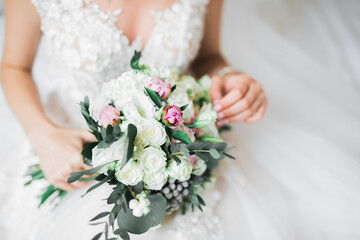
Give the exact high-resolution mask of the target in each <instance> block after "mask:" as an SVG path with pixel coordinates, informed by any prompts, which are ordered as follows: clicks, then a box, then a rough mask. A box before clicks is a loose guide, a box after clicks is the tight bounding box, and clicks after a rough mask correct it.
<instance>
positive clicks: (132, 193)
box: [128, 186, 139, 201]
mask: <svg viewBox="0 0 360 240" xmlns="http://www.w3.org/2000/svg"><path fill="white" fill-rule="evenodd" d="M128 188H129V191H130V193H131V195H132V196H133V198H134V199H136V200H137V201H139V199H138V198H137V197H135V194H134V192H133V190H132V189H131V187H130V186H128Z"/></svg>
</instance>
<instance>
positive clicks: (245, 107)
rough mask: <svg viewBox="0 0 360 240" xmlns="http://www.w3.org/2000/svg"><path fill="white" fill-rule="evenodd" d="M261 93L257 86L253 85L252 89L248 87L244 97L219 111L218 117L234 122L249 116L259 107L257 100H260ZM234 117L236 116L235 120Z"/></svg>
mask: <svg viewBox="0 0 360 240" xmlns="http://www.w3.org/2000/svg"><path fill="white" fill-rule="evenodd" d="M262 95H263V93H262V92H261V91H260V93H259V91H258V90H257V87H256V86H254V87H253V88H252V89H249V91H248V94H246V96H245V98H243V99H242V100H240V101H238V102H237V103H235V104H234V105H232V106H230V107H228V108H227V109H224V110H223V111H221V112H219V113H218V119H220V120H221V119H229V121H230V122H234V121H240V120H244V119H246V118H248V117H251V116H252V115H253V113H254V112H255V111H256V110H257V109H258V108H259V106H258V101H261V100H262V98H263V96H262ZM237 115H239V116H237ZM234 117H236V120H235V119H234Z"/></svg>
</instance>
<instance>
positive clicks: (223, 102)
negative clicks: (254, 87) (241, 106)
mask: <svg viewBox="0 0 360 240" xmlns="http://www.w3.org/2000/svg"><path fill="white" fill-rule="evenodd" d="M244 91H245V90H241V88H236V89H233V90H231V91H230V92H228V93H227V94H226V95H225V96H224V97H223V98H222V99H220V101H219V102H218V103H217V104H216V105H215V106H214V111H216V112H220V111H222V110H223V109H226V108H228V107H230V106H231V105H233V104H234V103H237V102H238V101H239V100H240V99H241V98H242V97H243V95H244V94H245V93H244Z"/></svg>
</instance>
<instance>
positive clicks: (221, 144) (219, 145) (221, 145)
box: [211, 142, 227, 151]
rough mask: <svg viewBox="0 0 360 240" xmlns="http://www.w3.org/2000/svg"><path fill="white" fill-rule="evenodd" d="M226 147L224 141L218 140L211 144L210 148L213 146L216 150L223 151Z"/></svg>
mask: <svg viewBox="0 0 360 240" xmlns="http://www.w3.org/2000/svg"><path fill="white" fill-rule="evenodd" d="M226 147H227V144H226V143H224V142H219V143H216V144H214V145H213V146H211V148H215V149H216V150H218V151H224V150H225V148H226Z"/></svg>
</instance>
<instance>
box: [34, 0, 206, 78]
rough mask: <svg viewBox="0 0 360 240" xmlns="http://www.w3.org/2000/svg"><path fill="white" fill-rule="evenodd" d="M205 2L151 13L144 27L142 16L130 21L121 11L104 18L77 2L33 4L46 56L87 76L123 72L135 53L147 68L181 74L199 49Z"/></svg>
mask: <svg viewBox="0 0 360 240" xmlns="http://www.w3.org/2000/svg"><path fill="white" fill-rule="evenodd" d="M207 1H208V0H180V1H178V2H176V3H174V4H172V5H171V6H170V7H169V8H166V9H165V10H163V11H152V12H151V14H152V15H153V22H152V23H151V22H150V23H147V24H146V25H145V24H142V21H144V18H142V14H141V12H139V13H138V14H133V18H131V16H130V17H129V15H125V14H126V13H125V11H124V10H126V9H118V10H115V11H108V12H107V11H105V10H104V9H102V7H101V6H99V5H98V4H94V3H92V2H89V3H88V4H87V5H86V7H84V2H83V1H82V0H57V1H48V0H33V2H34V4H35V6H36V7H37V9H38V11H39V14H40V17H41V22H42V23H41V28H42V31H43V33H44V36H45V38H46V40H47V41H48V42H49V46H50V50H51V53H52V54H53V55H55V56H56V57H57V58H58V59H61V61H62V63H63V64H64V65H67V66H69V67H70V68H71V69H77V70H81V71H83V72H89V73H101V72H104V71H116V70H118V71H121V70H124V69H126V67H127V66H128V65H129V60H130V58H131V56H132V54H133V52H134V50H135V49H137V50H140V49H142V50H143V61H144V63H146V64H149V65H163V66H165V67H178V68H181V69H185V68H186V67H187V65H188V63H189V62H190V61H191V60H192V59H193V58H194V57H195V55H196V53H197V51H198V49H199V47H200V41H201V38H202V34H203V18H204V13H205V10H206V4H207ZM121 15H123V16H121ZM121 19H126V20H127V23H124V22H122V21H121ZM130 19H133V22H131V21H130ZM147 19H149V18H148V16H147ZM124 21H125V20H124ZM145 21H146V20H145ZM124 24H125V25H124ZM131 26H134V29H131ZM122 28H124V29H122ZM143 28H151V29H152V30H150V31H149V30H148V31H146V29H143ZM124 30H125V31H124ZM140 32H141V33H144V34H143V35H144V36H141V37H144V38H145V40H146V44H145V45H144V44H143V40H144V39H141V37H140V36H139V35H138V33H140ZM126 33H130V36H129V38H130V39H131V42H130V41H129V38H128V35H127V34H126ZM131 34H132V35H131ZM134 34H135V35H138V36H137V37H136V36H135V35H134Z"/></svg>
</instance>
